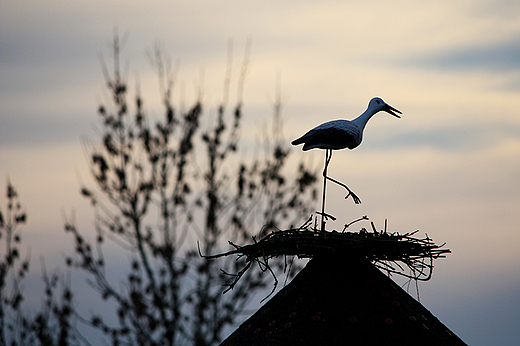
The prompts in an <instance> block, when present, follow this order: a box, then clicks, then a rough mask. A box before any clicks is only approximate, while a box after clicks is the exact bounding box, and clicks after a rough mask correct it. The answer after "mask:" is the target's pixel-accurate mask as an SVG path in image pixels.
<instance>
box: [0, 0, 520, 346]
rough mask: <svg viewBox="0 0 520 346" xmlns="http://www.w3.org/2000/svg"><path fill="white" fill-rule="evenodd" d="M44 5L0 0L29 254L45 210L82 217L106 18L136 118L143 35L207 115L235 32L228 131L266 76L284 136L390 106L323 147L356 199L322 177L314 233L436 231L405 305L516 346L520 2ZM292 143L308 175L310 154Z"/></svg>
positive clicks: (53, 225)
mask: <svg viewBox="0 0 520 346" xmlns="http://www.w3.org/2000/svg"><path fill="white" fill-rule="evenodd" d="M51 3H52V5H51ZM51 3H49V2H41V1H31V0H30V1H23V2H14V1H11V2H9V1H2V3H1V4H0V9H1V10H0V39H1V41H0V47H1V48H0V175H1V176H2V180H3V182H2V183H1V184H3V185H4V186H5V180H7V179H8V178H9V179H10V180H11V182H12V183H13V185H14V186H15V187H16V188H17V189H18V192H19V194H20V196H21V200H22V203H23V204H24V205H25V207H26V210H27V212H28V215H29V218H28V224H27V226H26V227H24V229H23V234H24V241H27V242H28V243H31V244H32V245H31V250H30V251H31V258H32V259H33V260H34V261H35V262H38V261H37V259H38V258H39V257H40V256H44V257H45V260H46V261H47V262H48V263H51V264H56V265H58V264H59V263H62V261H63V256H64V255H63V254H64V253H65V252H66V251H67V250H66V249H67V248H70V242H69V241H67V239H66V238H65V239H64V237H63V236H62V235H63V234H62V233H63V231H62V227H63V216H62V215H63V212H66V213H69V212H70V211H71V210H74V211H75V214H76V218H77V220H78V223H79V224H80V225H84V227H88V226H89V225H90V226H91V223H92V221H91V220H92V211H91V210H90V209H89V208H88V203H87V201H85V200H83V199H82V198H81V197H80V195H79V186H80V185H81V184H80V182H87V183H88V182H89V181H90V180H89V179H90V178H89V176H88V167H87V164H86V158H85V154H84V150H83V147H82V138H85V137H86V136H90V137H95V130H94V128H95V124H96V120H97V119H96V114H95V112H96V109H97V106H98V104H99V102H100V100H103V97H105V94H104V91H103V87H104V80H103V74H102V71H101V69H100V63H99V55H100V54H103V55H104V56H105V58H106V59H107V61H109V60H108V57H109V53H110V50H109V48H108V45H107V44H108V42H109V41H110V39H111V38H112V35H113V30H114V28H115V27H117V28H118V30H119V32H120V33H124V32H128V41H127V44H126V47H125V51H124V60H125V63H126V64H128V66H129V67H128V80H129V83H130V84H131V85H133V84H132V83H135V80H136V79H138V80H139V83H140V85H141V90H142V93H143V97H144V99H145V101H146V102H147V104H146V107H147V110H148V111H150V112H151V113H152V114H153V113H154V111H155V110H157V111H156V113H158V112H159V109H160V107H159V106H160V105H159V101H160V100H159V99H158V97H157V93H158V87H157V80H156V76H155V75H154V72H153V69H152V68H150V65H149V64H148V63H147V58H146V51H147V50H148V49H150V48H151V47H153V45H154V44H155V43H156V42H160V43H161V45H162V46H163V47H164V49H165V50H166V51H167V52H168V53H169V54H170V55H171V57H172V58H173V59H174V60H175V61H178V62H179V66H180V68H179V77H178V79H179V80H180V82H179V84H180V85H182V86H183V88H179V89H181V90H184V91H183V93H182V95H183V96H181V95H180V94H179V93H177V94H175V95H174V99H177V100H178V102H180V100H188V102H189V100H193V99H194V98H195V97H196V95H197V87H198V86H200V84H201V82H200V80H201V79H200V76H201V75H202V76H203V77H204V78H203V83H202V84H203V91H204V102H205V104H207V105H208V108H211V107H212V106H216V105H217V104H218V103H219V102H220V100H221V99H222V85H223V84H222V83H223V78H224V72H225V67H226V52H227V47H228V42H229V41H230V40H232V41H233V47H234V57H235V59H236V60H235V63H236V64H238V63H239V59H240V57H241V56H242V55H243V52H244V49H245V46H246V42H247V41H248V40H251V42H252V49H251V63H250V67H249V71H248V74H247V80H246V85H245V90H244V104H245V108H244V113H245V116H246V117H247V118H246V120H245V126H244V129H243V132H242V136H243V138H246V139H247V138H251V137H254V136H255V135H256V133H258V132H259V130H258V128H259V127H261V126H262V124H265V122H266V121H268V119H269V116H270V114H271V105H272V100H273V98H274V96H275V89H276V83H277V82H276V81H277V76H280V86H281V96H282V100H283V105H284V107H283V119H284V136H285V137H286V138H287V143H289V142H290V141H291V140H292V139H294V138H297V137H299V136H300V135H302V134H303V133H305V132H306V131H307V130H309V129H310V128H312V127H314V126H316V125H318V124H320V123H322V122H325V121H328V120H333V119H339V118H345V119H352V118H355V117H356V116H357V115H359V114H360V113H362V112H363V111H364V110H365V108H366V106H367V104H368V101H369V100H370V98H372V97H373V96H380V97H382V98H383V99H384V100H385V101H386V102H388V103H389V104H390V105H392V106H393V107H395V108H397V109H399V110H400V111H402V112H403V115H402V118H401V119H397V118H394V117H392V116H390V115H388V114H385V113H380V114H377V115H376V116H374V117H373V118H372V120H370V122H369V124H368V125H367V128H366V130H365V134H364V138H363V143H362V145H361V146H360V147H358V148H356V149H355V150H353V151H349V150H343V151H338V152H336V153H335V154H334V158H333V160H332V162H331V166H330V168H329V174H330V175H331V176H332V177H334V178H336V179H339V180H341V181H343V182H345V183H347V185H348V186H349V187H350V188H351V189H352V190H354V191H355V192H356V193H357V194H358V196H360V198H361V200H362V201H363V203H362V204H361V205H354V204H352V203H351V202H349V201H343V191H342V190H341V189H340V188H339V187H338V188H336V187H330V189H329V195H328V199H327V201H328V206H329V207H328V209H327V210H328V212H329V213H331V214H333V215H335V216H336V217H338V221H336V223H335V224H329V226H330V227H333V228H337V229H342V226H343V224H344V223H347V222H349V221H351V220H353V219H356V218H358V217H360V216H362V215H368V216H369V217H370V219H371V220H373V221H374V222H375V224H376V225H377V226H378V227H379V228H382V227H383V225H384V220H385V219H387V220H388V229H389V231H397V232H400V233H405V232H410V231H414V230H416V229H418V230H419V232H420V233H419V234H427V235H428V236H430V237H431V238H433V239H434V240H435V241H436V242H437V243H444V242H446V247H448V248H449V249H451V251H452V253H451V254H449V255H448V256H447V258H446V259H440V260H438V261H437V263H436V265H435V270H434V275H433V278H432V280H430V281H429V282H426V283H421V284H420V297H421V302H422V304H423V305H425V306H426V307H427V308H428V309H429V310H430V311H432V313H433V314H434V315H435V316H437V317H438V318H439V319H440V320H441V321H442V322H443V323H444V324H446V325H447V326H448V327H449V328H450V329H451V330H452V331H454V332H455V333H456V334H457V335H458V336H459V337H461V338H462V339H463V340H464V341H465V342H467V343H468V344H471V345H491V344H494V345H496V344H500V345H513V344H516V343H517V342H518V340H519V339H520V328H518V321H519V320H520V301H519V300H518V296H519V293H520V266H519V265H518V263H520V251H518V247H519V246H520V226H519V225H520V2H518V1H516V0H510V1H506V0H504V1H496V0H493V1H491V0H462V1H457V2H453V1H445V0H441V1H435V2H431V1H392V2H388V1H381V0H368V1H363V2H361V1H319V2H315V1H283V2H281V1H271V0H265V1H231V0H230V1H148V2H146V3H143V2H142V1H109V2H107V1H103V2H101V1H88V2H87V1H75V2H70V1H60V0H57V1H52V2H51ZM201 71H203V72H201ZM292 151H293V155H294V157H297V158H298V159H299V158H301V159H304V160H311V162H313V164H314V166H315V167H316V169H320V167H321V163H322V160H323V158H324V153H323V152H322V151H319V150H312V151H309V152H306V153H302V152H301V149H300V148H299V147H294V148H292ZM1 198H5V197H4V196H2V197H1ZM339 200H341V201H342V202H341V203H338V202H336V201H339ZM0 203H2V207H4V206H5V199H2V200H1V202H0ZM317 208H318V207H317ZM37 269H38V265H37V264H35V265H34V266H33V270H37Z"/></svg>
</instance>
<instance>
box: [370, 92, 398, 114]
mask: <svg viewBox="0 0 520 346" xmlns="http://www.w3.org/2000/svg"><path fill="white" fill-rule="evenodd" d="M368 108H369V109H373V110H374V111H375V112H374V113H377V112H379V111H384V112H387V113H388V114H392V115H393V116H394V117H397V118H400V116H399V115H397V114H396V113H399V114H403V113H401V111H399V110H397V109H395V108H394V107H392V106H390V105H389V104H388V103H386V102H385V101H383V99H382V98H380V97H374V98H373V99H372V100H370V102H369V103H368Z"/></svg>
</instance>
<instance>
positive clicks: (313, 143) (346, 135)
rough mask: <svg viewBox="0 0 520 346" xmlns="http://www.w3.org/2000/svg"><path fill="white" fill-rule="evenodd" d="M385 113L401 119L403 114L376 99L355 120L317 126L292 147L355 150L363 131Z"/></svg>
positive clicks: (329, 122) (293, 142)
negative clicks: (377, 114) (381, 113)
mask: <svg viewBox="0 0 520 346" xmlns="http://www.w3.org/2000/svg"><path fill="white" fill-rule="evenodd" d="M379 111H385V112H388V113H389V114H392V115H393V116H395V117H398V118H400V116H399V115H397V114H396V113H395V112H397V113H401V112H400V111H398V110H397V109H395V108H393V107H392V106H390V105H388V104H386V103H385V102H384V101H383V100H382V99H381V98H379V97H374V98H373V99H372V100H370V102H369V104H368V108H367V110H366V111H365V112H363V114H361V115H360V116H359V117H357V118H356V119H354V120H342V119H340V120H332V121H328V122H326V123H323V124H321V125H318V126H316V127H315V128H313V129H312V130H310V131H308V132H307V133H306V134H304V135H303V136H301V137H300V138H298V139H295V140H294V141H292V143H291V144H292V145H298V144H302V143H303V149H302V150H304V151H307V150H310V149H314V148H318V149H332V150H339V149H345V148H348V149H354V148H356V147H357V146H359V145H360V144H361V141H362V140H363V130H364V129H365V126H366V124H367V122H368V121H369V120H370V118H372V116H373V115H374V114H376V113H377V112H379Z"/></svg>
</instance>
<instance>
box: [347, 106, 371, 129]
mask: <svg viewBox="0 0 520 346" xmlns="http://www.w3.org/2000/svg"><path fill="white" fill-rule="evenodd" d="M374 114H376V112H374V111H373V110H372V109H370V108H368V109H367V110H366V111H364V112H363V114H361V115H360V116H358V117H357V118H356V119H354V120H352V122H353V123H355V124H356V125H357V126H358V127H359V128H360V129H361V130H363V129H364V128H365V125H366V124H367V123H368V121H369V120H370V118H372V116H373V115H374Z"/></svg>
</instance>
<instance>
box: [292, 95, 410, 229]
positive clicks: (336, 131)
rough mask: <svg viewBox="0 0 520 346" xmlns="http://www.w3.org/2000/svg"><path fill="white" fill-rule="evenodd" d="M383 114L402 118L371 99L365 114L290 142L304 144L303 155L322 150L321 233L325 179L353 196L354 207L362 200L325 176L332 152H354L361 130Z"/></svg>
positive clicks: (326, 126)
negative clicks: (378, 114)
mask: <svg viewBox="0 0 520 346" xmlns="http://www.w3.org/2000/svg"><path fill="white" fill-rule="evenodd" d="M380 111H384V112H387V113H389V114H391V115H393V116H395V117H397V118H400V116H399V115H397V113H399V114H402V113H401V112H400V111H398V110H397V109H395V108H394V107H392V106H390V105H389V104H387V103H386V102H385V101H383V99H381V98H380V97H374V98H373V99H372V100H370V102H369V103H368V107H367V109H366V111H364V112H363V114H361V115H360V116H358V117H357V118H356V119H354V120H343V119H340V120H332V121H328V122H326V123H323V124H321V125H318V126H316V127H315V128H313V129H312V130H309V131H308V132H307V133H306V134H304V135H303V136H301V137H300V138H298V139H295V140H294V141H292V142H291V144H292V145H298V144H302V143H303V148H302V150H303V151H307V150H310V149H314V148H317V149H325V168H324V169H323V199H322V204H321V229H322V231H324V230H325V221H324V220H325V215H326V214H325V189H326V186H327V179H328V180H330V181H332V182H334V183H336V184H338V185H341V186H343V187H344V188H345V189H347V191H348V195H347V196H346V197H345V198H348V197H349V196H352V199H353V200H354V203H356V204H359V203H361V200H360V199H359V197H358V196H356V194H355V193H354V192H352V191H351V190H350V189H349V188H348V187H347V185H345V184H343V183H341V182H339V181H337V180H335V179H333V178H330V177H328V176H327V168H328V166H329V163H330V160H331V159H332V151H333V150H339V149H345V148H348V149H351V150H352V149H354V148H356V147H357V146H359V145H360V144H361V141H362V140H363V130H364V129H365V126H366V124H367V122H368V121H369V120H370V118H372V116H373V115H374V114H376V113H377V112H380Z"/></svg>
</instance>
